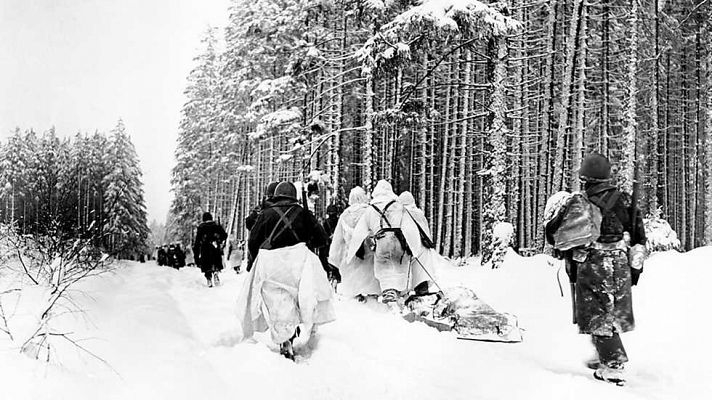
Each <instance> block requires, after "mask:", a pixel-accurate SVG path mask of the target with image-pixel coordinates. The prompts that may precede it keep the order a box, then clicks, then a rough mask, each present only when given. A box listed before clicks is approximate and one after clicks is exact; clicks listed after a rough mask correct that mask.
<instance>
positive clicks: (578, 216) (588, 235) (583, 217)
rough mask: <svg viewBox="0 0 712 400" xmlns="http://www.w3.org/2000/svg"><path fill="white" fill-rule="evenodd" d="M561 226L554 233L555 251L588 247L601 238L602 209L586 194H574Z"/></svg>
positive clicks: (567, 205) (567, 204)
mask: <svg viewBox="0 0 712 400" xmlns="http://www.w3.org/2000/svg"><path fill="white" fill-rule="evenodd" d="M563 213H564V214H563V218H562V220H561V224H560V225H559V227H558V228H557V229H556V232H554V234H553V237H554V249H556V250H559V251H566V250H571V249H573V248H576V247H586V246H588V245H590V244H591V243H594V242H595V241H596V240H598V238H599V237H600V236H601V221H602V220H603V215H602V214H601V209H600V208H599V206H597V205H596V204H594V203H592V202H591V200H589V198H588V196H586V194H585V193H581V192H576V193H574V194H573V195H572V196H571V198H570V199H569V201H568V202H567V203H566V208H565V210H564V211H563Z"/></svg>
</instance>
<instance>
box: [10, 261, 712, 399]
mask: <svg viewBox="0 0 712 400" xmlns="http://www.w3.org/2000/svg"><path fill="white" fill-rule="evenodd" d="M711 257H712V247H706V248H701V249H697V250H693V251H691V252H688V253H685V254H680V253H676V252H664V253H657V254H655V255H653V256H652V257H651V259H650V260H649V261H648V264H647V265H646V268H645V273H644V274H643V276H642V277H641V281H640V285H639V286H638V287H636V288H634V293H633V295H634V305H635V306H634V307H635V312H636V321H637V330H636V331H634V332H631V333H627V334H625V335H624V336H623V340H624V343H625V345H626V348H627V350H628V354H629V356H630V359H631V362H630V363H629V365H628V373H629V384H628V385H627V386H626V387H624V388H619V387H615V386H612V385H608V384H604V383H601V382H598V381H595V380H593V378H592V377H591V371H590V370H588V369H586V367H585V366H584V365H583V361H584V360H585V359H587V358H588V357H590V356H591V355H592V353H593V350H592V346H591V345H590V343H589V340H588V338H587V337H585V336H582V335H578V334H577V333H576V332H577V330H576V328H575V326H574V325H572V324H571V321H570V312H571V310H570V303H569V299H568V297H567V296H568V290H567V288H566V287H564V294H565V296H566V297H563V298H562V297H561V296H560V294H559V288H558V285H557V280H556V273H557V270H558V264H557V261H555V260H553V259H551V258H549V257H546V256H543V255H539V256H535V257H530V258H521V257H519V256H517V255H516V254H514V253H513V252H510V253H509V254H508V255H507V257H506V258H505V264H504V266H503V267H502V268H500V269H497V270H492V269H486V268H482V267H480V266H479V260H470V262H469V265H468V266H467V267H460V268H458V267H455V266H447V267H443V268H441V270H440V271H438V275H439V276H440V280H441V282H440V283H441V285H443V286H457V285H463V286H467V287H470V288H472V289H473V290H474V291H475V292H476V293H477V294H478V296H480V298H482V299H483V300H484V301H486V302H487V303H488V304H490V305H491V306H492V307H494V308H495V309H497V310H501V311H506V312H510V313H513V314H516V315H517V316H518V317H519V322H520V326H522V327H523V328H524V329H526V331H525V333H524V342H522V343H520V344H501V343H500V344H497V343H484V342H472V341H462V340H457V339H456V338H455V337H454V335H453V334H452V333H447V332H443V333H440V332H437V331H435V330H434V329H432V328H429V327H426V326H425V325H424V324H422V323H413V324H409V323H407V322H405V321H403V320H401V319H399V318H396V317H395V316H393V315H391V314H389V313H388V312H385V311H384V310H382V309H380V308H377V307H374V306H371V305H363V304H360V303H357V302H355V301H352V300H350V299H343V298H342V299H340V300H339V301H337V304H336V312H337V318H338V319H337V321H335V322H334V323H331V324H328V325H325V326H323V327H322V328H321V329H320V331H319V332H318V334H317V335H316V336H315V337H314V338H313V339H312V340H311V341H310V342H309V343H303V340H302V339H298V340H301V341H300V342H298V347H297V351H298V352H299V351H301V354H302V355H301V356H300V357H299V358H298V363H296V364H294V363H292V362H290V361H288V360H286V359H284V358H282V357H280V356H279V354H277V352H276V349H274V348H271V344H270V340H269V337H268V335H262V336H257V340H256V341H252V342H247V343H242V344H236V341H237V338H238V337H239V336H240V335H239V334H240V332H239V331H238V330H237V329H238V328H237V327H236V318H235V315H234V312H235V300H236V298H237V291H238V290H239V288H240V285H241V282H242V280H243V279H244V275H240V276H237V275H234V274H230V273H227V272H228V271H226V273H224V274H223V279H222V280H223V282H224V285H223V286H221V287H217V288H214V289H210V290H209V289H207V288H205V287H204V283H203V278H202V275H201V274H200V273H199V271H198V270H197V269H195V268H185V269H183V270H180V271H175V270H173V269H169V268H165V267H157V266H155V265H152V264H137V263H128V264H126V266H125V267H124V268H123V269H122V270H120V271H119V272H118V273H117V274H115V275H113V276H111V277H108V278H104V279H97V280H94V281H91V282H86V283H85V287H84V289H86V290H88V293H89V294H91V295H92V296H93V297H94V299H95V300H92V299H90V298H88V297H86V298H82V299H81V300H80V302H81V303H82V305H83V306H84V307H85V308H86V309H87V317H88V319H89V320H90V321H91V322H92V324H91V325H88V326H87V327H86V328H85V329H84V331H81V332H77V333H78V334H80V335H81V336H83V337H87V338H92V340H89V341H87V342H86V343H85V345H86V346H88V347H89V348H90V349H91V350H92V351H94V352H95V353H96V354H98V355H100V356H102V357H103V358H104V359H105V360H106V361H107V362H108V363H109V364H110V365H111V366H112V368H114V369H115V370H116V373H115V372H113V371H112V370H110V369H109V368H107V367H105V366H103V365H100V364H99V363H98V362H96V361H93V360H91V359H89V358H87V357H65V358H64V359H63V365H62V366H57V365H51V366H49V367H45V366H44V365H41V364H38V363H36V362H34V361H31V360H29V359H28V358H26V357H23V356H20V355H19V354H17V353H16V351H15V350H14V349H8V348H6V347H3V346H2V343H4V342H3V340H4V338H2V337H1V336H0V377H1V378H0V379H2V391H3V392H2V395H1V396H0V397H1V398H3V399H5V398H7V399H13V400H14V399H18V400H22V399H52V400H57V399H72V400H75V399H95V398H101V399H151V400H158V399H195V398H200V399H226V398H264V399H329V400H331V399H416V400H417V399H427V400H432V399H441V398H447V399H576V400H581V399H600V398H609V399H679V398H684V399H702V398H706V397H707V396H708V393H710V391H711V390H712V384H711V383H710V381H709V377H710V376H712V366H711V365H710V363H709V362H708V358H709V355H710V354H712V344H711V343H712V342H711V341H709V340H708V339H707V337H706V332H708V331H709V330H710V327H711V325H712V323H710V321H709V319H708V318H705V317H704V316H706V315H707V314H708V312H709V310H708V307H709V304H712V295H711V294H710V292H709V291H708V290H707V288H706V286H707V282H708V281H709V280H710V279H711V278H712V269H710V268H709V267H708V265H707V264H708V260H709V259H710V258H711ZM560 273H561V279H562V283H563V284H564V285H565V284H566V277H565V274H564V272H563V271H561V272H560ZM117 373H118V375H117ZM119 375H120V377H119Z"/></svg>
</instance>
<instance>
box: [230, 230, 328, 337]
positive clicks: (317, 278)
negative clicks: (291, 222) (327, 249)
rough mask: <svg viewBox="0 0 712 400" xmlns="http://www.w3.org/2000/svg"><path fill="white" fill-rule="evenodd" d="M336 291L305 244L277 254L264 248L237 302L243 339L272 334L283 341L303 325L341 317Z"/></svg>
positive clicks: (308, 328)
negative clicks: (338, 315)
mask: <svg viewBox="0 0 712 400" xmlns="http://www.w3.org/2000/svg"><path fill="white" fill-rule="evenodd" d="M332 297H333V291H332V288H331V285H329V281H328V279H327V277H326V272H324V269H323V268H322V267H321V263H320V262H319V258H318V257H317V256H316V255H315V254H314V253H312V252H311V251H309V249H308V248H307V246H306V245H305V244H304V243H298V244H296V245H294V246H290V247H284V248H281V249H275V250H264V249H261V250H260V252H259V254H258V255H257V258H256V259H255V263H254V266H253V267H252V270H251V271H250V273H249V275H248V276H247V279H245V282H244V284H243V287H242V290H241V291H240V295H239V297H238V300H237V313H238V319H239V321H240V326H241V327H242V335H243V336H242V338H243V340H244V339H248V338H250V337H252V336H253V335H254V333H255V332H265V331H266V330H267V329H269V330H270V333H271V336H272V340H273V341H274V342H275V343H282V342H284V341H286V340H289V338H291V337H292V335H293V334H294V330H295V329H296V327H297V326H298V325H300V324H302V325H304V327H305V329H303V331H305V332H310V331H311V326H312V325H320V324H325V323H327V322H331V321H333V320H335V319H336V315H335V313H334V307H333V304H332Z"/></svg>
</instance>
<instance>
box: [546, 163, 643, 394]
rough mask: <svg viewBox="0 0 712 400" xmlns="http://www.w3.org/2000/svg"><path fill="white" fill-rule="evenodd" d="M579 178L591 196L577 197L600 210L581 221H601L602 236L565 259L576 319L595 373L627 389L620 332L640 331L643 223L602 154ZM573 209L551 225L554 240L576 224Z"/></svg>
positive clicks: (549, 231)
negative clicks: (593, 355)
mask: <svg viewBox="0 0 712 400" xmlns="http://www.w3.org/2000/svg"><path fill="white" fill-rule="evenodd" d="M579 176H580V179H581V183H582V186H583V187H582V189H583V192H584V194H585V196H584V197H581V196H572V199H583V200H582V201H584V202H585V201H589V202H590V203H591V204H592V206H593V207H596V208H595V209H593V210H594V211H593V213H592V215H594V217H593V218H590V219H588V218H579V219H581V220H584V221H589V220H590V221H596V222H594V223H593V226H595V225H596V224H597V223H598V221H600V232H595V233H596V236H597V238H596V239H595V241H593V242H592V243H591V244H589V245H587V246H579V247H576V248H573V249H571V250H567V251H566V252H565V254H563V255H562V256H563V257H565V258H567V259H568V265H570V267H567V272H568V273H569V277H570V279H571V281H572V282H575V289H574V298H575V301H574V312H575V314H574V316H575V321H576V323H577V324H578V327H579V332H580V333H582V334H589V335H591V337H592V341H593V344H594V346H595V348H596V352H597V355H598V357H597V359H594V360H591V361H589V362H588V366H589V367H590V368H592V369H595V372H594V377H595V378H596V379H599V380H602V381H606V382H610V383H615V384H618V385H623V384H624V383H625V377H624V365H625V363H626V362H627V361H628V356H627V354H626V351H625V348H624V347H623V343H622V341H621V338H620V334H621V333H623V332H628V331H631V330H633V328H634V319H633V304H632V293H631V286H634V285H636V284H637V283H638V278H639V277H640V274H641V273H642V271H643V269H642V262H641V263H640V264H638V263H633V264H631V263H630V262H629V256H634V257H633V258H631V259H635V260H642V257H644V254H642V253H644V249H645V247H644V245H645V241H646V238H645V230H644V226H643V220H642V217H641V214H640V211H639V210H638V208H637V207H636V206H635V204H634V203H633V198H632V197H631V195H629V194H628V193H624V192H621V191H620V190H618V189H617V188H616V187H615V186H614V185H612V184H611V164H610V163H609V161H608V159H606V158H605V157H604V156H602V155H601V154H597V153H593V154H591V155H589V156H587V157H586V158H585V159H584V160H583V162H582V164H581V169H580V170H579ZM573 201H574V200H569V203H572V202H573ZM578 201H581V200H578ZM567 204H568V203H567ZM577 208H578V209H585V208H586V207H577ZM567 209H568V206H567V207H564V208H562V210H564V211H563V212H560V213H559V215H558V216H557V217H556V218H554V219H552V220H551V221H550V222H549V223H547V225H546V233H547V236H548V237H550V238H552V237H553V235H554V234H555V233H556V232H557V230H559V228H561V229H562V230H563V229H564V228H563V227H564V226H565V225H566V226H567V229H570V228H568V227H570V226H571V225H576V221H577V220H575V219H574V218H573V216H571V217H570V219H571V221H570V220H568V219H567V216H569V215H573V214H574V212H573V211H572V212H569V211H567ZM599 210H600V215H598V211H599ZM583 225H584V226H583V228H582V229H587V228H586V227H585V226H586V225H591V224H589V223H586V224H583ZM594 237H595V236H594ZM549 240H550V241H551V240H552V239H549Z"/></svg>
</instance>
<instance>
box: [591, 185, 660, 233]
mask: <svg viewBox="0 0 712 400" xmlns="http://www.w3.org/2000/svg"><path fill="white" fill-rule="evenodd" d="M585 192H586V196H588V198H589V200H590V201H591V202H592V203H593V204H596V205H597V206H599V208H601V215H602V217H603V219H602V221H601V237H600V238H599V239H598V241H599V242H601V243H613V242H617V241H619V240H621V239H623V232H628V233H629V234H630V235H631V238H630V245H631V246H634V245H636V244H645V241H646V239H645V226H644V224H643V217H642V214H641V213H640V210H638V208H637V207H635V208H634V209H633V208H632V198H631V196H630V195H629V194H628V193H624V192H621V191H620V190H618V189H617V188H616V187H615V186H613V185H611V184H610V183H596V184H592V185H586V188H585ZM633 214H635V221H634V220H633V218H632V215H633ZM634 224H635V229H633V228H634Z"/></svg>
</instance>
